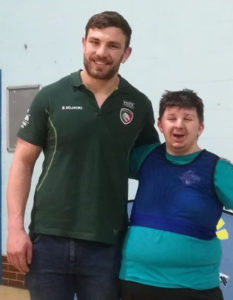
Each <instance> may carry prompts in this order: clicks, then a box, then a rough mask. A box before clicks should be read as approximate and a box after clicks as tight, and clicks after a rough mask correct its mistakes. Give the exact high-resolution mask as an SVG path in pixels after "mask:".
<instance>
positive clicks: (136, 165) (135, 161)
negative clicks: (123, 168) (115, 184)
mask: <svg viewBox="0 0 233 300" xmlns="http://www.w3.org/2000/svg"><path fill="white" fill-rule="evenodd" d="M159 145H160V143H154V144H150V145H143V146H139V147H136V148H134V149H133V150H132V151H131V155H130V164H129V172H130V174H129V175H130V176H129V177H130V178H132V179H138V173H139V170H140V167H141V165H142V163H143V161H144V160H145V158H146V157H147V156H148V155H149V154H150V153H151V151H152V150H154V149H155V148H156V147H157V146H159Z"/></svg>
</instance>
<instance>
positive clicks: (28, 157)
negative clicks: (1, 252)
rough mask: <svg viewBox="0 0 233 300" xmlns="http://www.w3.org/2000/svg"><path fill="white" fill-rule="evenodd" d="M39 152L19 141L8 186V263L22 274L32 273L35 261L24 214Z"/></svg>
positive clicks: (38, 148)
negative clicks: (30, 269) (32, 260)
mask: <svg viewBox="0 0 233 300" xmlns="http://www.w3.org/2000/svg"><path fill="white" fill-rule="evenodd" d="M40 152H41V147H40V146H36V145H33V144H30V143H28V142H26V141H24V140H22V139H18V141H17V146H16V150H15V154H14V158H13V162H12V165H11V168H10V173H9V180H8V187H7V208H8V239H7V257H8V261H9V263H10V264H11V265H13V266H14V267H16V268H17V269H18V270H19V271H20V272H23V273H25V272H28V271H29V268H28V264H30V263H31V258H32V244H31V241H30V238H29V236H28V234H27V233H26V232H25V229H24V213H25V207H26V203H27V198H28V194H29V191H30V186H31V177H32V173H33V168H34V165H35V162H36V160H37V158H38V156H39V154H40Z"/></svg>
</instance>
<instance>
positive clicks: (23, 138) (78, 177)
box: [7, 12, 158, 300]
mask: <svg viewBox="0 0 233 300" xmlns="http://www.w3.org/2000/svg"><path fill="white" fill-rule="evenodd" d="M130 37H131V28H130V26H129V24H128V23H127V21H126V20H125V19H124V18H123V17H122V16H121V15H119V14H118V13H116V12H103V13H100V14H97V15H94V16H93V17H92V18H91V19H90V20H89V21H88V23H87V25H86V34H85V37H84V38H83V40H82V43H83V53H84V69H83V70H80V71H79V72H75V73H72V74H71V75H69V76H67V77H65V78H62V79H61V80H59V81H58V82H55V83H53V84H51V85H49V86H47V87H45V88H43V89H42V90H41V91H40V92H39V93H38V95H37V96H36V98H35V99H34V101H33V103H32V105H31V108H30V111H29V112H28V114H27V118H26V119H25V120H24V121H23V123H22V125H21V128H20V130H19V133H18V138H19V139H18V142H17V147H16V151H15V155H14V159H13V163H12V166H11V170H10V175H9V183H8V191H7V201H8V214H9V224H8V242H7V255H8V259H9V262H10V263H11V264H12V265H14V266H15V267H16V268H17V269H18V270H20V271H22V272H24V273H27V275H26V286H27V287H28V289H29V291H30V295H31V299H32V300H47V299H50V300H51V299H56V300H59V299H60V300H69V299H73V298H74V295H75V294H76V295H77V296H78V299H79V300H98V299H101V300H105V299H106V300H110V299H111V300H115V299H119V296H118V280H117V278H118V273H119V266H120V258H121V255H120V246H121V242H122V238H123V236H124V233H125V230H126V226H127V213H126V212H127V210H126V207H127V177H128V156H129V152H130V151H131V149H132V147H133V146H134V145H143V144H150V143H154V142H156V141H158V135H157V132H156V131H155V129H154V127H153V124H154V118H153V111H152V106H151V103H150V101H149V100H148V99H147V98H146V96H145V95H143V94H142V93H141V92H139V91H138V90H137V89H135V88H134V87H133V86H131V85H130V84H129V83H128V82H127V81H126V80H125V79H123V78H122V77H120V75H118V70H119V67H120V64H121V63H124V62H126V60H127V59H128V57H129V56H130V53H131V48H130V47H129V44H130ZM41 151H43V153H44V163H43V169H42V173H41V176H40V178H39V182H38V184H37V187H36V191H35V196H34V205H33V209H32V215H31V216H32V219H31V224H30V227H29V229H30V238H29V236H28V234H27V233H26V232H25V229H24V225H23V219H24V211H25V206H26V201H27V197H28V193H29V189H30V182H31V176H32V173H33V167H34V164H35V162H36V160H37V158H38V156H39V154H40V152H41Z"/></svg>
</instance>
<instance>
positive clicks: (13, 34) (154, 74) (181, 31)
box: [0, 0, 233, 254]
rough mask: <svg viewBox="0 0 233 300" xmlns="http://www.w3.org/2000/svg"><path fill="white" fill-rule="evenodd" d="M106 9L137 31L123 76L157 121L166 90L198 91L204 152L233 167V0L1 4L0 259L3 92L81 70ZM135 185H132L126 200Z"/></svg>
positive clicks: (25, 0)
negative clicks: (88, 34)
mask: <svg viewBox="0 0 233 300" xmlns="http://www.w3.org/2000/svg"><path fill="white" fill-rule="evenodd" d="M80 3H81V4H80ZM103 10H117V11H119V12H120V13H121V14H123V15H124V16H125V17H126V18H127V19H128V21H129V23H130V25H131V26H132V29H133V36H132V47H133V53H132V55H131V57H130V59H129V61H128V62H127V63H126V64H125V65H122V68H121V71H120V73H121V75H122V76H124V77H126V78H127V79H128V80H129V81H130V82H131V83H132V84H134V85H135V86H136V87H137V88H139V89H141V90H142V91H143V92H144V93H146V94H147V95H148V96H149V97H150V99H151V100H152V102H153V106H154V110H155V116H157V110H158V101H159V98H160V96H161V94H162V93H163V92H164V90H166V89H169V90H175V89H181V88H190V89H193V90H195V91H196V92H197V93H198V94H199V96H200V97H202V98H203V100H204V103H205V124H206V129H205V132H204V134H203V135H202V137H201V138H200V145H201V146H202V147H205V148H208V149H209V150H210V151H214V152H216V153H218V154H219V155H220V156H224V157H228V158H229V159H231V160H233V152H232V150H233V121H232V115H233V14H232V11H233V1H232V0H144V1H133V2H132V1H129V0H128V1H127V0H118V1H115V0H114V1H113V0H99V1H90V0H89V1H77V0H66V1H63V0H47V1H45V0H37V1H36V0H9V1H3V0H0V69H2V231H3V232H2V252H3V254H5V253H6V232H7V229H6V219H7V218H6V203H5V194H6V185H7V176H8V170H9V167H10V163H11V159H12V154H11V153H8V152H7V150H6V139H7V137H6V131H7V128H6V122H7V120H6V114H7V108H6V88H7V87H8V86H15V85H27V84H41V85H42V86H44V85H46V84H49V83H51V82H53V81H55V80H57V79H59V78H60V77H63V76H65V75H67V74H69V73H71V72H73V71H75V70H77V69H79V68H82V48H81V38H82V36H83V34H84V27H85V25H86V22H87V20H88V18H89V17H90V16H91V15H93V14H95V13H97V12H101V11H103ZM41 160H42V158H41V159H40V161H39V163H38V164H37V166H36V169H35V177H34V180H33V184H32V190H33V188H34V186H35V182H36V180H37V177H38V174H39V172H40V164H41ZM136 186H137V184H136V182H132V181H131V182H130V193H129V198H132V197H133V196H134V194H135V189H136ZM32 193H33V192H32ZM32 193H31V195H30V198H29V208H28V210H27V211H26V221H25V222H26V226H27V225H28V222H29V219H30V214H29V210H30V207H31V203H32Z"/></svg>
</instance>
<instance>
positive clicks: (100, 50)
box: [96, 45, 107, 56]
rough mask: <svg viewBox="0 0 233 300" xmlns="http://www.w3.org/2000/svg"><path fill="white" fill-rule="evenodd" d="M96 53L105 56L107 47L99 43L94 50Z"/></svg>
mask: <svg viewBox="0 0 233 300" xmlns="http://www.w3.org/2000/svg"><path fill="white" fill-rule="evenodd" d="M96 54H97V55H99V56H105V55H106V54H107V47H106V46H105V45H100V46H99V47H98V49H97V50H96Z"/></svg>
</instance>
